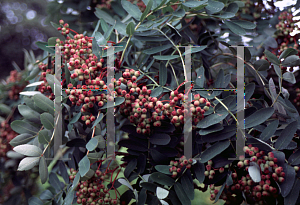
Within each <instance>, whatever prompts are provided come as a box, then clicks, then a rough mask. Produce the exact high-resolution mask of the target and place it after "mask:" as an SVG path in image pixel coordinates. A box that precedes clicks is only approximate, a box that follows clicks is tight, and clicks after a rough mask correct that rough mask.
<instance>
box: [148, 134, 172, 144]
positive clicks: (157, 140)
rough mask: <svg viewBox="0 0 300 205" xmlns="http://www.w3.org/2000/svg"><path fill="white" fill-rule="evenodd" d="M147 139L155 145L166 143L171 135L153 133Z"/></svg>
mask: <svg viewBox="0 0 300 205" xmlns="http://www.w3.org/2000/svg"><path fill="white" fill-rule="evenodd" d="M149 141H150V142H151V143H152V144H155V145H167V144H169V142H170V141H171V137H170V136H169V135H168V134H165V133H154V134H153V135H151V136H150V139H149Z"/></svg>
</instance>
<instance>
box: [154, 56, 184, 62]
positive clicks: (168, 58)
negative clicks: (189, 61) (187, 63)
mask: <svg viewBox="0 0 300 205" xmlns="http://www.w3.org/2000/svg"><path fill="white" fill-rule="evenodd" d="M179 57H180V56H179V55H165V56H153V58H154V59H156V60H161V61H162V60H173V59H176V58H179Z"/></svg>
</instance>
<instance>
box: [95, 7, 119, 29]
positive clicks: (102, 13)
mask: <svg viewBox="0 0 300 205" xmlns="http://www.w3.org/2000/svg"><path fill="white" fill-rule="evenodd" d="M95 15H96V16H97V17H98V18H99V19H103V20H104V21H105V22H106V23H108V24H110V25H114V24H115V20H114V18H112V17H111V16H110V15H109V14H108V13H106V12H105V11H104V10H102V9H99V8H96V11H95Z"/></svg>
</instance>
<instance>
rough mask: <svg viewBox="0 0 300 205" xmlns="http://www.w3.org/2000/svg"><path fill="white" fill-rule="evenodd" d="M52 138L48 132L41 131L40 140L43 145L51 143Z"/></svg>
mask: <svg viewBox="0 0 300 205" xmlns="http://www.w3.org/2000/svg"><path fill="white" fill-rule="evenodd" d="M50 139H51V136H49V132H48V130H41V131H39V136H38V140H39V143H41V144H48V143H49V142H50Z"/></svg>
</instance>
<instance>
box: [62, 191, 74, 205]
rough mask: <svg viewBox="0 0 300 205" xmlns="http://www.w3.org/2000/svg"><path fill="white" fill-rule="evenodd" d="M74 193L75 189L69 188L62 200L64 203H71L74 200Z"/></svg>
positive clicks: (66, 204) (65, 204) (67, 204)
mask: <svg viewBox="0 0 300 205" xmlns="http://www.w3.org/2000/svg"><path fill="white" fill-rule="evenodd" d="M74 194H75V191H74V190H69V192H68V194H67V196H66V198H65V200H64V205H69V204H73V201H74Z"/></svg>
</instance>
